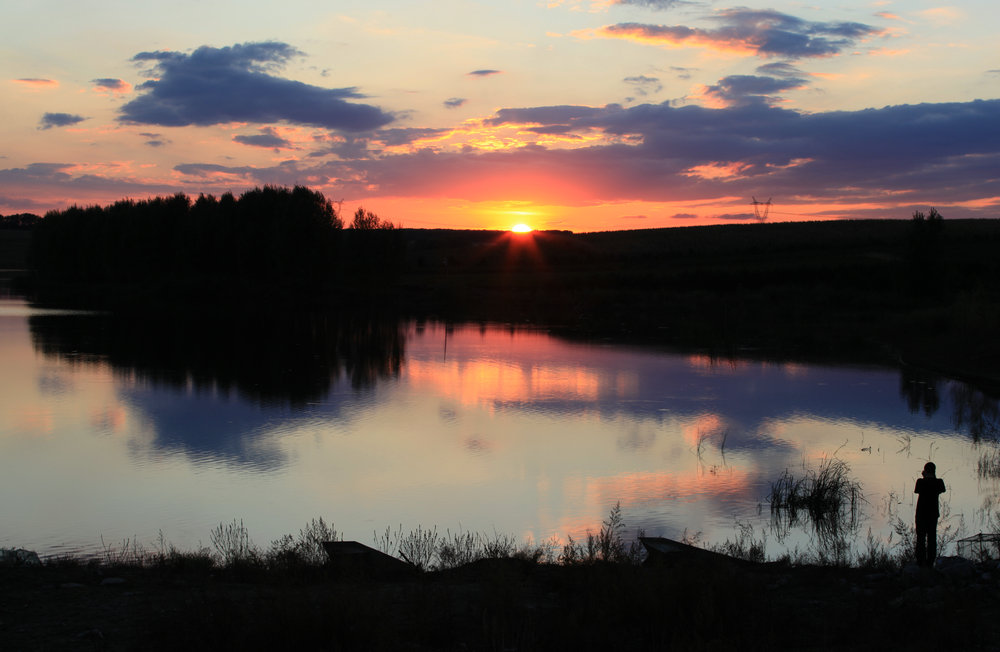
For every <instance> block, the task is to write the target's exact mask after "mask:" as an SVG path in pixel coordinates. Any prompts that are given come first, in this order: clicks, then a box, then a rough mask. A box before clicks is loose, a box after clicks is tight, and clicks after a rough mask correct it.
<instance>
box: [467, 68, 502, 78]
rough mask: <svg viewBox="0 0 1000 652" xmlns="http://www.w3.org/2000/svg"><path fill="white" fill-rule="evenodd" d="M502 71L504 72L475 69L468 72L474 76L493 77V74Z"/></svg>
mask: <svg viewBox="0 0 1000 652" xmlns="http://www.w3.org/2000/svg"><path fill="white" fill-rule="evenodd" d="M502 72H503V71H502V70H490V69H483V70H473V71H472V72H468V73H466V74H467V75H469V76H472V77H491V76H493V75H499V74H500V73H502Z"/></svg>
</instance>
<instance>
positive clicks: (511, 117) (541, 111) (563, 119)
mask: <svg viewBox="0 0 1000 652" xmlns="http://www.w3.org/2000/svg"><path fill="white" fill-rule="evenodd" d="M609 107H616V108H618V109H620V108H621V107H620V106H619V105H617V104H609V105H608V106H607V107H604V108H600V107H592V106H575V105H561V106H537V107H531V108H522V109H500V110H499V111H497V112H496V115H495V116H494V117H492V118H488V119H487V120H485V122H486V124H488V125H491V126H498V125H502V124H531V123H541V124H566V123H569V122H570V121H573V120H581V119H585V118H587V117H588V116H601V115H604V114H605V113H606V111H607V110H608V109H609Z"/></svg>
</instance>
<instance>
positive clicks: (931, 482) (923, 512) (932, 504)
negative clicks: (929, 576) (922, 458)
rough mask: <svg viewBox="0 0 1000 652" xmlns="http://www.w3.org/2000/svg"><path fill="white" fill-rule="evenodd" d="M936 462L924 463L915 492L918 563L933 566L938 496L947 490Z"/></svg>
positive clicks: (938, 513)
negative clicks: (938, 474)
mask: <svg viewBox="0 0 1000 652" xmlns="http://www.w3.org/2000/svg"><path fill="white" fill-rule="evenodd" d="M936 470H937V467H935V466H934V462H928V463H927V464H924V472H923V473H922V474H921V475H923V477H922V478H918V479H917V486H915V487H914V488H913V493H915V494H917V515H916V522H917V564H918V565H920V566H931V565H932V564H933V563H934V559H935V558H937V522H938V516H940V511H939V510H938V496H940V495H941V494H943V493H944V492H945V489H944V480H942V479H941V478H938V477H936V476H935V475H934V472H935V471H936Z"/></svg>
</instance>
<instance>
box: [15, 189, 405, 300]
mask: <svg viewBox="0 0 1000 652" xmlns="http://www.w3.org/2000/svg"><path fill="white" fill-rule="evenodd" d="M400 246H401V242H400V238H399V229H398V228H397V227H396V226H394V225H393V224H392V223H391V222H388V221H386V220H382V219H381V218H379V217H378V216H377V215H375V214H374V213H372V212H370V211H366V210H364V209H363V208H359V209H358V211H357V212H356V213H355V215H354V219H353V221H352V222H351V224H350V225H349V227H347V228H345V225H344V221H343V219H342V218H341V216H340V213H339V211H338V210H337V209H335V208H334V205H333V203H332V202H331V201H329V200H328V199H326V197H324V196H323V194H322V193H320V192H317V191H314V190H310V189H309V188H306V187H303V186H295V187H294V188H291V189H289V188H286V187H276V186H265V187H263V188H260V187H258V188H254V189H252V190H248V191H246V192H244V193H243V194H241V195H239V196H238V197H237V196H234V195H233V194H232V193H225V194H223V195H222V196H220V197H218V198H216V197H214V196H213V195H205V194H201V195H199V196H198V198H197V199H195V200H192V199H191V198H190V197H188V196H187V195H185V194H183V193H177V194H175V195H173V196H170V197H154V198H150V199H143V200H133V199H122V200H120V201H117V202H115V203H113V204H110V205H107V206H89V207H78V206H72V207H70V208H68V209H65V210H60V211H50V212H49V213H47V214H46V215H45V217H44V218H42V219H41V220H39V221H38V222H37V224H36V225H35V226H34V228H33V230H32V242H31V250H30V263H31V266H32V269H33V271H34V273H35V275H36V279H37V280H38V281H39V282H40V283H66V282H69V283H74V284H80V283H82V284H106V285H115V284H137V283H143V282H149V281H159V282H167V283H169V282H171V281H197V280H199V279H205V278H211V279H213V280H216V281H230V282H250V283H266V284H272V285H276V286H279V287H286V288H295V289H300V290H324V289H335V288H337V287H340V286H343V284H344V283H350V284H352V285H354V286H357V285H358V284H361V285H365V284H369V283H372V282H385V281H386V280H387V279H388V277H389V276H391V275H392V274H393V273H394V272H395V270H396V267H395V265H396V263H395V261H398V260H399V259H400V257H401V256H400V255H399V248H400Z"/></svg>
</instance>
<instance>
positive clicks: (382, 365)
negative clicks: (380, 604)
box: [0, 298, 998, 556]
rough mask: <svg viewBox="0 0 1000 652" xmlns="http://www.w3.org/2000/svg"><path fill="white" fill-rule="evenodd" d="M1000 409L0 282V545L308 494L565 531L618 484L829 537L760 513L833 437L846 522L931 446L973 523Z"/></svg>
mask: <svg viewBox="0 0 1000 652" xmlns="http://www.w3.org/2000/svg"><path fill="white" fill-rule="evenodd" d="M996 424H997V404H996V401H995V400H994V399H991V398H990V397H989V396H988V395H986V394H984V393H983V392H981V391H979V390H978V389H977V388H975V387H973V386H970V385H967V384H965V383H962V382H958V381H954V380H947V379H942V378H934V377H930V376H926V375H924V376H921V375H918V374H914V373H913V372H908V371H905V370H900V369H893V368H884V367H875V366H870V367H860V366H833V365H815V364H800V363H792V362H770V361H766V360H759V359H750V358H748V359H734V360H729V359H717V358H713V357H710V356H707V355H704V354H699V353H692V352H676V351H666V350H658V349H653V348H649V347H645V348H641V347H633V346H624V345H616V344H608V343H600V342H580V341H570V340H567V339H561V338H559V337H556V336H554V335H552V334H550V333H549V332H547V331H546V330H544V329H538V328H521V327H512V326H504V325H481V324H465V325H462V324H454V325H445V324H441V323H433V322H413V321H403V322H399V321H393V320H385V319H382V320H377V319H361V318H359V317H351V318H337V317H334V316H331V315H325V316H317V315H311V316H308V315H286V314H281V311H277V310H273V309H270V308H269V306H266V305H265V306H260V307H259V309H258V310H255V311H254V310H248V311H245V312H242V313H240V314H229V315H227V316H226V317H221V318H219V317H214V318H211V319H209V318H208V317H206V316H205V314H204V313H200V312H199V311H195V310H191V311H187V312H185V313H184V314H171V315H169V316H157V315H150V316H146V317H142V318H139V317H136V318H128V319H126V318H124V317H122V316H112V315H106V314H88V313H77V312H71V311H58V310H51V309H49V310H43V309H39V308H34V307H32V306H31V305H29V304H27V303H25V302H24V301H21V300H19V299H16V298H8V299H2V300H0V491H2V495H3V496H4V498H3V502H4V508H3V520H2V529H0V546H2V547H24V548H28V549H32V550H35V551H37V552H38V553H39V554H41V555H43V556H44V555H58V554H67V553H73V554H93V553H99V552H100V551H101V550H102V547H103V546H107V545H112V546H117V545H120V544H121V542H122V541H124V540H126V539H129V540H132V541H137V542H139V543H140V544H141V545H147V546H149V547H155V545H157V544H156V542H157V541H158V539H159V537H160V535H161V533H162V536H163V538H164V539H165V540H166V541H168V542H170V543H172V544H173V545H175V546H177V547H178V548H180V549H182V550H183V549H193V548H195V547H197V546H199V545H208V544H209V535H210V532H211V530H212V528H214V527H215V526H217V525H219V524H220V523H230V522H232V521H233V520H234V519H237V520H242V521H243V523H244V524H245V526H246V528H247V529H248V531H249V533H250V536H251V537H252V539H253V540H254V541H255V542H256V543H257V544H258V545H260V546H261V547H266V546H267V545H268V544H269V543H270V542H271V541H272V540H274V539H276V538H278V537H279V536H281V535H283V534H286V533H291V534H297V533H298V531H299V529H300V528H303V527H304V526H305V525H306V524H307V523H308V522H309V521H310V519H312V518H316V517H322V518H324V519H325V520H326V521H327V522H328V523H330V522H332V523H333V524H335V527H336V529H337V531H338V532H339V533H341V534H342V535H343V536H344V538H346V539H353V540H357V541H361V542H362V543H367V544H372V543H373V541H374V538H375V536H374V535H375V533H376V532H378V533H382V532H384V531H385V530H386V528H387V527H390V528H392V529H393V530H395V529H396V528H398V527H402V528H403V530H404V531H408V530H409V529H414V528H416V527H418V526H420V527H424V528H431V527H436V528H437V529H438V530H439V531H440V532H442V533H443V532H445V531H450V532H453V533H454V532H457V531H471V532H479V533H483V534H490V535H492V534H493V533H499V534H509V535H513V536H515V537H517V538H519V539H523V538H526V537H530V538H531V539H532V540H534V541H536V542H540V541H546V540H558V541H560V542H563V541H565V540H566V537H567V536H572V537H574V538H577V539H578V538H579V537H581V536H584V535H585V533H586V532H587V531H588V529H589V530H591V531H596V530H598V529H599V528H600V527H601V522H602V520H603V519H605V518H607V516H608V513H609V511H610V510H611V508H612V507H613V506H614V505H615V504H617V503H620V505H621V511H622V516H623V518H624V520H625V523H626V525H627V534H628V535H629V536H634V534H635V532H636V530H637V529H639V528H641V529H642V530H643V531H644V532H645V533H646V534H647V535H660V536H667V537H671V538H677V539H679V538H681V537H683V536H685V534H686V535H687V536H688V537H692V538H694V537H695V536H696V535H698V534H699V533H700V540H701V541H702V542H705V543H721V542H723V541H725V540H727V539H732V538H734V537H735V536H737V535H738V534H739V532H740V531H741V529H743V530H745V528H747V527H751V528H753V531H754V532H755V533H756V536H763V537H766V540H767V548H768V553H769V554H770V555H772V556H773V555H778V554H781V553H782V552H783V551H787V550H793V549H795V550H798V551H800V552H801V551H807V550H810V549H813V548H815V547H816V546H819V545H822V544H821V542H818V540H817V537H816V534H815V531H814V530H813V529H812V528H811V527H810V525H809V524H808V523H800V524H799V525H798V526H795V527H793V528H791V530H790V531H788V532H783V531H782V529H781V528H776V527H774V525H773V523H772V519H771V513H770V509H769V505H768V502H767V498H768V495H769V492H770V489H771V486H772V483H774V482H775V481H776V480H777V479H778V478H780V477H781V476H782V474H783V473H784V472H785V471H786V470H787V471H788V472H789V473H791V474H792V475H793V476H796V477H801V476H802V475H803V474H805V473H807V472H808V470H810V469H817V468H819V465H820V464H821V463H822V461H823V460H824V459H833V458H835V459H838V460H842V461H844V462H846V463H847V464H848V465H849V468H850V475H851V477H852V478H853V479H854V480H856V481H857V482H858V483H860V485H861V487H862V491H863V495H864V499H865V502H864V503H862V505H861V507H862V517H861V519H860V520H859V521H858V522H857V524H856V527H855V528H854V530H853V532H854V533H855V534H856V535H857V536H858V537H859V538H860V539H861V540H863V539H864V538H865V537H866V536H867V533H868V531H869V530H871V532H872V533H873V535H874V536H876V537H879V538H881V539H882V540H884V541H887V542H889V543H890V544H891V542H892V539H890V538H889V537H890V534H891V533H892V524H893V522H894V520H895V519H896V518H901V519H903V521H904V522H906V523H910V522H912V514H913V509H914V505H915V500H914V498H915V497H914V495H913V493H912V491H913V485H914V481H915V479H916V478H917V477H919V473H920V470H921V469H922V467H923V464H924V462H925V461H926V460H928V459H930V460H933V461H934V462H935V463H936V464H937V467H938V475H939V477H942V478H943V479H944V481H945V483H946V485H947V487H948V492H947V493H946V494H944V496H943V497H942V499H943V503H944V506H945V508H946V512H947V515H948V517H947V518H946V519H945V520H943V521H942V527H944V526H945V525H948V524H950V525H951V526H952V527H953V529H955V530H957V528H958V527H959V526H961V527H962V530H961V532H962V533H964V534H974V533H976V532H980V531H991V528H992V526H991V525H990V522H989V518H988V517H989V515H990V514H991V513H992V512H993V509H994V507H993V506H994V505H995V504H996V500H997V496H998V482H997V476H998V472H997V470H996V462H995V460H997V449H996V445H995V443H994V438H995V435H996V430H997V425H996ZM991 463H992V464H993V466H991ZM859 545H861V544H860V543H859ZM946 552H948V551H947V550H946Z"/></svg>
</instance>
